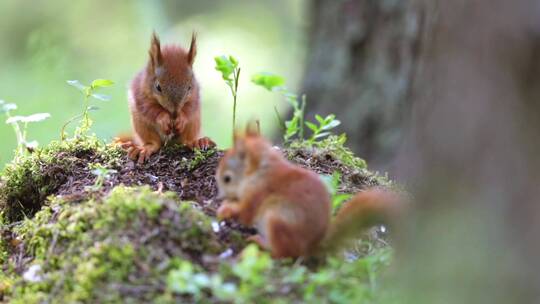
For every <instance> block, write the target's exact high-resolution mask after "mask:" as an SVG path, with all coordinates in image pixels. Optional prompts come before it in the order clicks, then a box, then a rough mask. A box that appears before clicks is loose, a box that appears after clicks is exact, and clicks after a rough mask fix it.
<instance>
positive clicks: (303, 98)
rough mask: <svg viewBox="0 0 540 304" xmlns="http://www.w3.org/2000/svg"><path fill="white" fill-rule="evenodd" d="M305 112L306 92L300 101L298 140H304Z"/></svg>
mask: <svg viewBox="0 0 540 304" xmlns="http://www.w3.org/2000/svg"><path fill="white" fill-rule="evenodd" d="M305 112H306V94H303V95H302V103H301V104H300V131H299V132H300V134H299V136H300V140H304V119H305V118H304V116H305Z"/></svg>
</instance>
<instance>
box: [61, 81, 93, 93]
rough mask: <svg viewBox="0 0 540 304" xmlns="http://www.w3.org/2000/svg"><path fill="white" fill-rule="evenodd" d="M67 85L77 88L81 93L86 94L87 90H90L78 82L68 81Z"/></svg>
mask: <svg viewBox="0 0 540 304" xmlns="http://www.w3.org/2000/svg"><path fill="white" fill-rule="evenodd" d="M66 82H67V84H69V85H70V86H72V87H75V88H77V89H78V90H79V91H81V92H83V93H84V92H85V90H86V89H87V88H88V87H87V86H85V85H84V84H82V83H81V82H80V81H78V80H68V81H66Z"/></svg>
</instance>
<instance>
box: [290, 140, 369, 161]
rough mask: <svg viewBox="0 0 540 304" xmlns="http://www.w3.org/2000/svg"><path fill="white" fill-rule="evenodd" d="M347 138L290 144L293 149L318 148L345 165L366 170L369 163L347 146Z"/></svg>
mask: <svg viewBox="0 0 540 304" xmlns="http://www.w3.org/2000/svg"><path fill="white" fill-rule="evenodd" d="M346 141H347V137H346V136H345V134H342V135H340V136H336V135H331V136H328V137H326V138H324V139H322V140H321V141H316V142H314V143H310V142H308V141H299V140H297V141H293V142H292V143H291V144H290V148H292V149H306V148H307V149H311V148H316V149H319V150H321V151H324V152H325V153H328V154H330V155H332V156H333V157H334V158H336V159H339V160H340V161H341V162H342V163H343V164H344V165H346V166H349V167H353V168H356V169H366V168H367V163H366V161H365V160H363V159H361V158H359V157H357V156H356V155H354V153H353V152H352V151H351V150H350V149H349V148H347V147H346V146H345V142H346Z"/></svg>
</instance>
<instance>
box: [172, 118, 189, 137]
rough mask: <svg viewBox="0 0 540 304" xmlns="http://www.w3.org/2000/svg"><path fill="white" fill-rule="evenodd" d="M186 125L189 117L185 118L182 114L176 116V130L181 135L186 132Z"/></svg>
mask: <svg viewBox="0 0 540 304" xmlns="http://www.w3.org/2000/svg"><path fill="white" fill-rule="evenodd" d="M186 125H187V119H184V118H183V117H182V116H179V117H178V118H176V120H175V121H174V131H175V132H176V134H178V135H181V134H182V133H184V130H185V129H186Z"/></svg>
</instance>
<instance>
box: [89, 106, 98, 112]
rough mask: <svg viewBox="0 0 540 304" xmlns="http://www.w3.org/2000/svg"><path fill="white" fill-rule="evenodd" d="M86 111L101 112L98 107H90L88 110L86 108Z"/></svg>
mask: <svg viewBox="0 0 540 304" xmlns="http://www.w3.org/2000/svg"><path fill="white" fill-rule="evenodd" d="M86 110H88V111H97V110H99V107H97V106H89V107H88V108H86Z"/></svg>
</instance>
